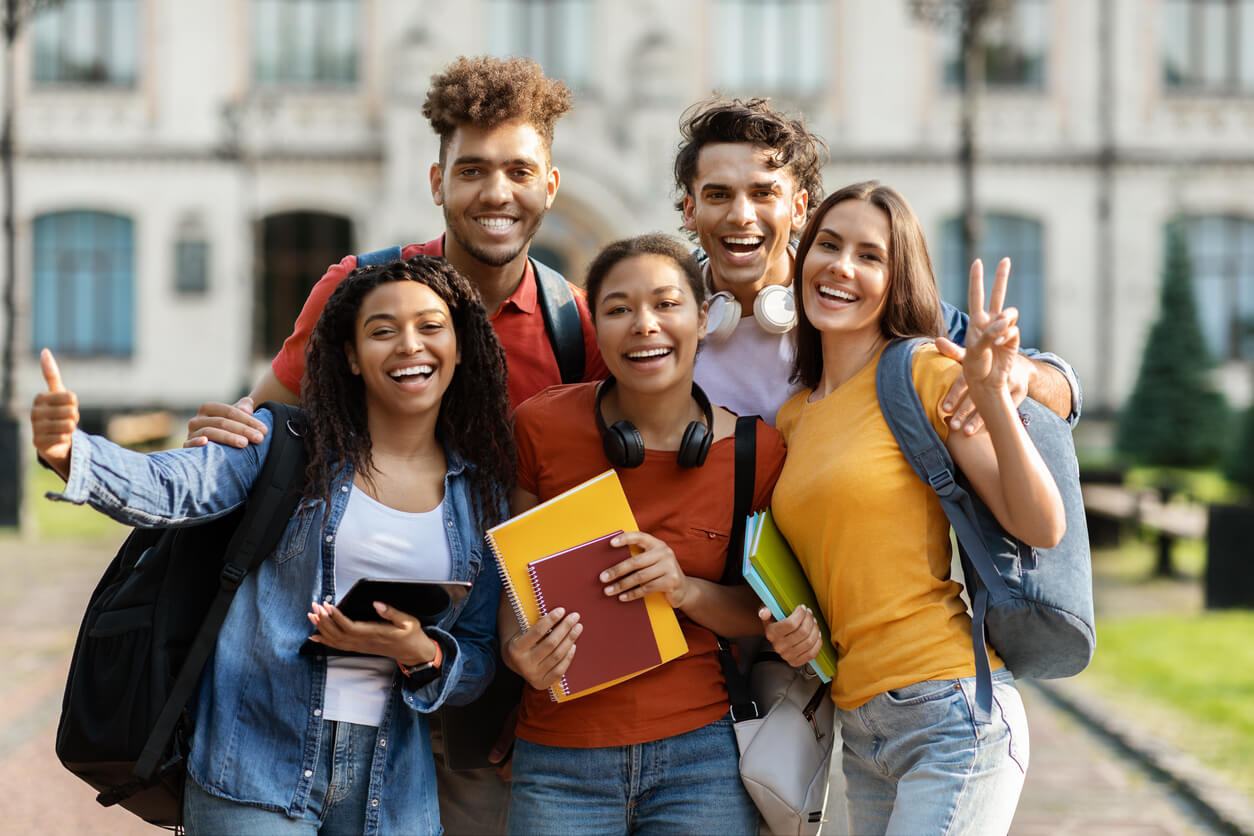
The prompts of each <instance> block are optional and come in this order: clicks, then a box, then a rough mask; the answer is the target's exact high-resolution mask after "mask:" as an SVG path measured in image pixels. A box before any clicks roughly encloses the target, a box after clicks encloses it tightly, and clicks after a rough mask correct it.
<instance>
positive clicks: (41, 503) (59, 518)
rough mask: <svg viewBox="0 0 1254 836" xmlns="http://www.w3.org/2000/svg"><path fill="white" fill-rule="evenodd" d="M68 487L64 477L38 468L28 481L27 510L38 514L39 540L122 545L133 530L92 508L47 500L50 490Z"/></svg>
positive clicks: (35, 514) (37, 530)
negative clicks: (128, 533) (101, 541)
mask: <svg viewBox="0 0 1254 836" xmlns="http://www.w3.org/2000/svg"><path fill="white" fill-rule="evenodd" d="M64 486H65V483H64V482H62V481H61V477H59V476H57V475H56V474H55V473H53V472H52V471H51V470H48V469H47V468H45V467H39V466H38V465H36V466H35V467H33V468H32V469H31V470H30V471H29V472H28V473H27V478H26V486H25V487H26V490H25V496H26V503H27V509H28V510H29V511H30V512H31V513H32V514H33V515H34V519H35V526H36V538H37V539H39V540H116V541H117V543H118V544H119V545H120V544H121V542H122V540H123V539H125V538H126V532H127V531H128V530H129V529H128V528H127V527H126V526H124V525H121V524H119V523H116V522H114V521H113V520H111V519H109V518H108V517H106V516H105V515H104V514H101V513H100V512H99V511H95V510H93V509H91V508H88V507H87V506H86V505H72V504H70V503H68V502H53V501H52V500H49V499H45V498H44V494H45V493H47V492H48V491H59V490H61V488H63V487H64Z"/></svg>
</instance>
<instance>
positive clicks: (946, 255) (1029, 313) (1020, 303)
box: [936, 212, 1045, 348]
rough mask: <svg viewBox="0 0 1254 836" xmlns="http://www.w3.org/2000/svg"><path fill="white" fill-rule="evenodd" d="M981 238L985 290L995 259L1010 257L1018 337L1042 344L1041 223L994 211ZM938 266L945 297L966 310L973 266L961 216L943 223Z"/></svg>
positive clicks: (1010, 296)
mask: <svg viewBox="0 0 1254 836" xmlns="http://www.w3.org/2000/svg"><path fill="white" fill-rule="evenodd" d="M982 233H983V235H982V238H981V240H980V242H979V243H978V244H977V245H976V248H975V249H976V256H977V257H979V258H981V259H983V260H984V288H985V292H987V291H988V290H989V289H990V288H991V287H992V280H993V275H994V272H995V271H996V269H997V262H999V261H1001V260H1002V259H1003V258H1006V257H1009V258H1010V263H1011V267H1010V284H1009V287H1008V288H1007V291H1006V304H1007V305H1014V306H1015V307H1017V308H1018V309H1019V335H1020V342H1021V344H1022V345H1023V346H1025V347H1029V348H1042V345H1041V343H1042V338H1043V336H1044V320H1045V293H1044V290H1045V268H1044V258H1043V257H1042V254H1041V253H1042V247H1043V240H1044V236H1043V235H1042V233H1041V223H1040V221H1037V220H1034V219H1032V218H1027V217H1023V216H1021V215H1009V214H1000V213H996V212H990V213H988V214H986V215H985V216H984V221H983V229H982ZM937 267H938V269H939V275H938V276H937V277H936V278H937V281H938V282H939V283H940V290H941V298H943V299H944V300H945V301H946V302H948V303H949V304H951V305H954V306H956V307H958V308H961V309H962V310H964V311H965V310H966V309H967V277H968V275H970V271H971V265H970V264H963V263H962V218H960V217H959V218H950V219H949V220H948V221H946V222H945V228H944V234H943V236H942V241H941V254H940V259H939V261H938V264H937Z"/></svg>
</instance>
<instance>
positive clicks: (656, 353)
mask: <svg viewBox="0 0 1254 836" xmlns="http://www.w3.org/2000/svg"><path fill="white" fill-rule="evenodd" d="M670 353H671V350H670V349H669V348H646V349H644V350H643V351H631V352H628V354H627V356H628V357H630V358H631V359H632V360H647V359H649V358H650V357H665V356H666V355H667V354H670Z"/></svg>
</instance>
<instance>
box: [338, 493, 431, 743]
mask: <svg viewBox="0 0 1254 836" xmlns="http://www.w3.org/2000/svg"><path fill="white" fill-rule="evenodd" d="M451 574H452V558H451V556H450V555H449V549H448V539H447V537H446V535H445V533H444V502H443V500H441V502H440V504H439V505H437V506H435V508H434V509H432V510H430V511H422V512H419V513H413V512H410V511H398V510H396V509H395V508H389V507H388V506H386V505H384V504H383V503H381V502H379V501H377V500H375V499H372V498H371V497H370V496H369V495H368V494H367V493H366V492H365V491H362V490H359V489H358V488H357V486H356V485H354V486H353V490H352V493H351V494H349V497H348V507H347V508H345V509H344V518H343V519H342V520H341V521H340V528H339V532H338V533H337V535H336V538H335V596H336V600H338V599H340V598H342V597H343V596H344V595H346V594H348V590H349V589H350V588H351V587H352V585H353V584H354V583H355V582H356V581H357V580H359V579H361V578H424V579H430V580H448V579H449V578H450V576H451ZM396 671H397V667H396V661H395V660H394V659H384V658H380V657H377V656H328V657H327V685H326V697H325V699H324V704H323V707H322V714H323V718H324V719H327V720H338V721H340V722H348V723H357V724H360V725H363V726H378V725H379V724H380V723H381V722H382V721H383V712H384V711H385V710H386V709H387V700H388V693H389V692H390V691H391V689H392V677H393V676H394V675H395V674H396Z"/></svg>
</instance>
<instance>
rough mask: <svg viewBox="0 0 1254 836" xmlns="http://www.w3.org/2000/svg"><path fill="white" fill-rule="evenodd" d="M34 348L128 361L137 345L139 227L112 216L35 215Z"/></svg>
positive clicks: (84, 214)
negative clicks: (135, 298) (135, 292)
mask: <svg viewBox="0 0 1254 836" xmlns="http://www.w3.org/2000/svg"><path fill="white" fill-rule="evenodd" d="M34 264H35V271H34V288H33V290H34V293H33V294H32V295H33V301H34V329H33V343H32V348H33V349H34V350H35V351H38V350H39V349H41V348H44V347H47V348H51V349H52V350H53V351H55V352H57V353H58V354H64V355H79V356H83V355H93V356H100V355H108V356H115V357H116V356H129V355H130V354H131V350H132V347H133V345H134V336H133V334H134V289H133V288H134V276H135V225H134V223H133V222H132V221H131V219H130V218H127V217H124V216H122V215H114V214H110V213H108V212H91V211H81V210H78V211H70V212H52V213H49V214H46V215H40V216H38V217H37V218H35V259H34Z"/></svg>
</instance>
